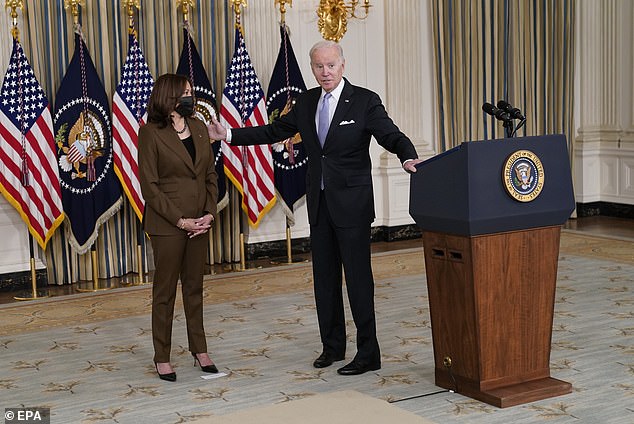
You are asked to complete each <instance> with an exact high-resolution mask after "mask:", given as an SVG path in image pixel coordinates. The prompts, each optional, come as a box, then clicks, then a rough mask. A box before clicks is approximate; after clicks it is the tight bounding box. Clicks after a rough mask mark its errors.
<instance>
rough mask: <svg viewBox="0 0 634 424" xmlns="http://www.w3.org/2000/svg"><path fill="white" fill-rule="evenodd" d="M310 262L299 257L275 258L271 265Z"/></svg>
mask: <svg viewBox="0 0 634 424" xmlns="http://www.w3.org/2000/svg"><path fill="white" fill-rule="evenodd" d="M306 262H310V261H309V260H308V259H304V258H299V257H291V258H288V257H284V258H273V259H271V265H293V264H299V263H306Z"/></svg>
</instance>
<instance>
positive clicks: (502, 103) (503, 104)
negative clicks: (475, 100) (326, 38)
mask: <svg viewBox="0 0 634 424" xmlns="http://www.w3.org/2000/svg"><path fill="white" fill-rule="evenodd" d="M497 105H498V107H499V108H500V109H503V110H506V111H507V112H508V110H509V109H511V108H512V107H513V106H511V105H510V104H509V103H508V102H506V101H505V100H498V104H497Z"/></svg>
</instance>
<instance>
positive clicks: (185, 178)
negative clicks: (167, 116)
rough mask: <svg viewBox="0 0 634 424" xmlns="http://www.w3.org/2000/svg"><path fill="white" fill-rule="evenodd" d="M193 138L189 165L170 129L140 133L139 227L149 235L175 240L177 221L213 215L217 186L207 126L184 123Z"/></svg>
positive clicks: (148, 128) (148, 126) (155, 128)
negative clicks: (142, 201) (141, 207)
mask: <svg viewBox="0 0 634 424" xmlns="http://www.w3.org/2000/svg"><path fill="white" fill-rule="evenodd" d="M187 124H188V125H189V129H190V131H191V134H192V138H193V139H194V148H195V149H196V162H195V163H192V159H191V156H190V155H189V153H188V152H187V149H186V148H185V146H183V143H182V141H181V140H180V139H179V138H178V135H177V134H176V132H175V131H174V130H173V129H172V127H171V126H168V127H166V128H159V125H158V124H156V123H152V122H150V123H148V124H146V125H144V126H143V127H141V129H140V130H139V179H140V183H141V193H142V194H143V198H144V199H145V212H144V214H143V223H144V229H145V231H146V232H147V233H148V234H150V235H175V234H179V233H180V232H181V230H180V229H179V228H178V227H177V226H176V224H177V222H178V220H179V219H180V218H197V217H200V216H202V215H204V214H205V213H211V214H212V215H214V217H215V216H216V203H217V200H218V181H217V174H216V170H215V167H214V155H213V153H212V149H211V144H210V141H209V135H208V134H207V128H206V127H205V125H204V124H203V123H202V122H201V121H199V120H198V119H195V118H187Z"/></svg>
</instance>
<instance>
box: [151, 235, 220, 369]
mask: <svg viewBox="0 0 634 424" xmlns="http://www.w3.org/2000/svg"><path fill="white" fill-rule="evenodd" d="M150 239H151V241H152V250H153V251H154V265H155V268H156V270H155V271H154V284H153V286H152V340H153V342H154V361H155V362H169V360H170V351H171V347H172V321H173V319H174V301H175V300H176V286H177V285H178V279H179V277H180V280H181V290H182V294H183V307H184V309H185V318H186V320H187V340H188V342H189V350H190V351H191V352H193V353H201V352H207V341H206V339H205V330H204V328H203V296H202V294H203V273H204V269H205V268H204V267H205V255H206V254H207V245H208V243H209V235H208V234H202V235H199V236H197V237H194V238H192V239H190V238H189V237H187V234H186V233H185V232H184V231H183V233H182V235H178V236H156V235H154V236H151V237H150Z"/></svg>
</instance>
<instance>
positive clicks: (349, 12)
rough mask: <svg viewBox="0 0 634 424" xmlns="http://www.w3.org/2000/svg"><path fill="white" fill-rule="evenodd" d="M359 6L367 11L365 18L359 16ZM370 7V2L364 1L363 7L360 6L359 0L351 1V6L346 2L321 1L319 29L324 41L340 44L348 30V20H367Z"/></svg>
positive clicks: (318, 12) (318, 8)
mask: <svg viewBox="0 0 634 424" xmlns="http://www.w3.org/2000/svg"><path fill="white" fill-rule="evenodd" d="M357 6H359V7H360V8H361V7H362V8H364V9H365V13H364V15H363V16H358V15H357ZM370 7H372V5H371V4H370V0H364V1H363V4H362V5H359V0H350V1H349V4H346V2H345V1H344V0H320V1H319V6H318V7H317V16H318V17H319V20H318V21H317V28H319V32H320V33H321V36H322V37H324V39H326V40H332V41H337V42H338V41H339V40H341V39H342V38H343V35H344V34H345V33H346V31H347V30H348V19H365V18H367V17H368V13H369V11H370Z"/></svg>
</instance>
